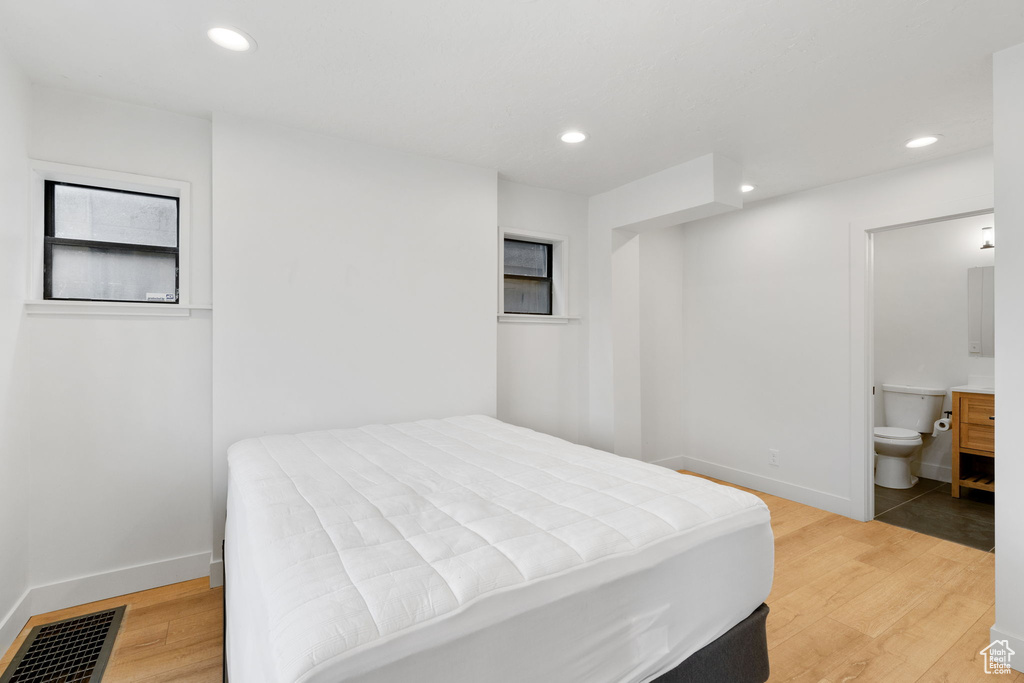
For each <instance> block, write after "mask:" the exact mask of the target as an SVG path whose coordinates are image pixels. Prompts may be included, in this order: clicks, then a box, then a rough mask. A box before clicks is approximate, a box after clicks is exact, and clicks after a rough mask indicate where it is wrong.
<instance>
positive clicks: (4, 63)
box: [0, 51, 32, 651]
mask: <svg viewBox="0 0 1024 683" xmlns="http://www.w3.org/2000/svg"><path fill="white" fill-rule="evenodd" d="M29 97H30V93H29V87H28V81H27V80H26V79H24V78H23V77H22V75H21V74H20V73H19V72H18V70H17V69H16V68H15V66H14V64H13V63H12V62H11V61H10V60H9V59H8V57H7V55H6V53H3V52H2V51H0V651H2V650H5V649H6V648H7V646H8V645H9V644H10V642H11V641H12V640H13V638H14V636H15V635H16V634H17V632H18V630H19V629H20V628H21V626H22V624H23V623H24V619H25V618H26V617H27V616H28V615H27V613H26V611H25V610H24V609H19V606H20V605H21V602H22V597H23V595H24V593H25V591H26V589H28V587H29V574H28V572H29V552H30V550H29V548H30V543H29V534H28V526H27V525H26V524H24V520H25V519H26V518H27V517H28V513H27V511H26V509H27V506H28V503H29V500H30V497H29V481H30V477H31V471H30V469H29V465H30V463H31V462H32V458H31V451H30V448H31V441H30V435H29V430H28V402H27V401H26V400H25V399H26V396H27V394H28V383H29V365H28V355H27V352H28V348H27V345H26V336H27V335H26V327H25V316H24V313H23V309H24V306H23V304H24V300H25V284H26V278H27V274H26V272H25V271H26V265H27V263H28V259H27V250H28V238H27V233H26V230H25V226H26V225H27V223H28V169H27V164H26V150H27V147H28V121H29Z"/></svg>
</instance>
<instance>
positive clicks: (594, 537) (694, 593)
mask: <svg viewBox="0 0 1024 683" xmlns="http://www.w3.org/2000/svg"><path fill="white" fill-rule="evenodd" d="M228 464H229V491H228V525H227V532H226V535H227V548H226V555H225V560H226V570H227V627H228V641H227V652H228V667H229V676H230V679H231V681H232V683H269V682H274V683H298V682H303V683H339V682H340V681H356V680H358V681H360V683H384V682H394V683H399V682H402V683H408V682H409V681H417V682H426V683H430V682H432V681H437V682H440V681H445V682H446V683H457V682H460V681H465V682H469V681H474V682H476V681H488V682H496V683H501V682H504V681H508V682H510V683H511V682H512V681H517V682H518V681H526V680H529V681H559V682H572V681H579V682H584V681H586V682H587V683H598V682H601V681H609V682H611V681H649V680H652V679H653V678H655V677H657V676H658V675H660V674H661V673H664V672H665V671H668V670H669V669H671V668H673V667H674V666H676V665H677V664H678V663H679V662H681V661H682V660H683V659H685V658H686V657H688V656H689V655H690V654H691V653H693V652H694V651H696V650H698V649H700V648H701V647H703V646H704V645H706V644H708V643H709V642H711V641H712V640H714V639H715V638H717V637H718V636H720V635H721V634H722V633H724V632H725V631H727V630H728V629H729V628H731V627H732V626H733V625H735V624H736V623H738V622H739V621H741V620H742V619H743V618H744V617H746V616H747V615H748V614H750V613H751V612H752V611H753V610H754V609H755V608H756V607H757V606H758V605H759V604H760V603H761V602H763V601H764V599H765V598H766V597H767V595H768V592H769V590H770V588H771V582H772V568H773V542H772V533H771V528H770V526H769V513H768V510H767V508H766V507H765V506H764V504H763V503H762V502H761V501H760V500H759V499H758V498H756V497H755V496H752V495H749V494H746V493H744V492H742V491H739V490H736V489H732V488H728V487H723V486H718V485H716V484H713V483H711V482H708V481H705V480H702V479H698V478H695V477H687V476H683V475H680V474H677V473H675V472H672V471H670V470H667V469H663V468H660V467H657V466H653V465H648V464H645V463H641V462H638V461H635V460H630V459H627V458H621V457H618V456H615V455H611V454H608V453H604V452H601V451H596V450H593V449H590V448H586V447H583V446H578V445H574V444H571V443H568V442H566V441H563V440H561V439H556V438H554V437H550V436H547V435H544V434H539V433H536V432H533V431H530V430H527V429H522V428H519V427H514V426H511V425H507V424H504V423H502V422H499V421H497V420H494V419H492V418H488V417H482V416H471V417H458V418H450V419H446V420H424V421H421V422H414V423H409V424H400V425H387V426H384V425H376V426H369V427H363V428H360V429H346V430H336V431H327V432H312V433H307V434H299V435H283V436H270V437H262V438H258V439H249V440H246V441H241V442H239V443H237V444H235V445H234V446H232V447H231V448H230V450H229V456H228Z"/></svg>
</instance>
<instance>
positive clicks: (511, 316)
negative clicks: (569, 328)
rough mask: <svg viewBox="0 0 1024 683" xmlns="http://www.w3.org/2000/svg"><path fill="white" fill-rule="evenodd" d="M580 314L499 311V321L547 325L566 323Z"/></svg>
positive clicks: (577, 317) (577, 318) (576, 318)
mask: <svg viewBox="0 0 1024 683" xmlns="http://www.w3.org/2000/svg"><path fill="white" fill-rule="evenodd" d="M579 319H580V318H579V316H572V315H531V314H529V313H499V314H498V322H499V323H540V324H542V325H543V324H547V325H565V324H566V323H569V322H572V321H574V320H579Z"/></svg>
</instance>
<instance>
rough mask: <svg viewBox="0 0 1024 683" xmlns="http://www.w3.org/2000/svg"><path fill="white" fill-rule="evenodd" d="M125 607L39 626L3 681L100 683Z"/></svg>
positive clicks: (16, 656)
mask: <svg viewBox="0 0 1024 683" xmlns="http://www.w3.org/2000/svg"><path fill="white" fill-rule="evenodd" d="M124 610H125V608H124V607H118V608H116V609H111V610H104V611H103V612H95V613H93V614H86V615H84V616H81V617H73V618H71V619H65V620H64V621H55V622H53V623H52V624H43V625H41V626H36V627H35V628H33V629H32V631H31V632H29V634H28V638H27V639H26V640H25V642H24V643H23V644H22V646H21V648H19V649H18V654H16V655H15V656H14V659H13V660H11V665H10V666H8V667H7V671H5V672H4V674H3V676H0V683H99V681H100V680H102V679H103V670H104V669H105V668H106V666H107V661H108V660H109V659H110V653H111V651H112V650H113V649H114V639H115V638H117V629H118V627H119V626H120V625H121V617H123V616H124Z"/></svg>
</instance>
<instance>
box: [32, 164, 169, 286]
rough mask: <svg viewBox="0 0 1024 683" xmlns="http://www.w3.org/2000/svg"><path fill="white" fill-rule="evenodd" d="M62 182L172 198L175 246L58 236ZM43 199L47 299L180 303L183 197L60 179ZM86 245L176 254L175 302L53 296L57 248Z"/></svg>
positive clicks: (123, 251) (47, 185)
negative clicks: (58, 195) (56, 197)
mask: <svg viewBox="0 0 1024 683" xmlns="http://www.w3.org/2000/svg"><path fill="white" fill-rule="evenodd" d="M58 185H60V186H63V187H81V188H84V189H87V190H100V191H102V192H117V193H119V194H132V195H139V196H142V197H156V198H159V199H170V200H172V201H173V202H174V223H175V225H174V244H175V246H173V247H163V246H157V245H151V244H132V243H130V242H104V241H101V240H85V239H78V238H73V237H57V236H56V216H55V211H54V190H55V188H56V187H57V186H58ZM43 194H44V199H43V226H44V233H43V299H46V300H50V301H93V302H97V303H104V302H106V303H130V304H140V303H145V304H170V305H176V304H178V303H179V300H180V298H181V291H180V287H179V281H180V278H181V200H180V198H179V197H175V196H173V195H165V194H156V193H153V192H136V191H134V190H121V189H118V188H116V187H105V186H103V185H84V184H82V183H66V182H62V181H59V180H47V181H45V185H44V192H43ZM54 246H67V247H85V248H87V249H94V250H96V251H104V252H108V253H109V252H115V253H121V254H131V253H136V254H137V253H140V252H144V253H157V254H173V255H174V301H149V300H146V299H82V298H73V297H58V296H53V247H54Z"/></svg>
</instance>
